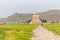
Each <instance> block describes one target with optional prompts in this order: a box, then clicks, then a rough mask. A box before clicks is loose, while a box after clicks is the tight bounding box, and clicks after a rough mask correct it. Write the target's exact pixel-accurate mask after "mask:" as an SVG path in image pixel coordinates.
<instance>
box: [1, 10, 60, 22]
mask: <svg viewBox="0 0 60 40" xmlns="http://www.w3.org/2000/svg"><path fill="white" fill-rule="evenodd" d="M36 14H37V15H39V16H40V19H45V20H47V22H52V21H55V22H57V21H60V10H49V11H45V12H40V13H36ZM36 14H35V15H36ZM32 15H34V14H33V13H25V14H22V13H15V14H13V15H10V16H8V17H7V18H0V23H2V22H7V23H8V22H25V21H27V20H30V19H32Z"/></svg>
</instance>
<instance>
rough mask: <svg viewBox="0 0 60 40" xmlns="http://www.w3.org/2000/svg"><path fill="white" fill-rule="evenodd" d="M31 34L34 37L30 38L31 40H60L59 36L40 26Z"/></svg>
mask: <svg viewBox="0 0 60 40" xmlns="http://www.w3.org/2000/svg"><path fill="white" fill-rule="evenodd" d="M33 33H34V36H33V37H32V40H60V36H57V35H54V34H53V33H52V32H50V31H48V30H46V29H45V28H43V27H41V26H40V25H39V26H38V27H37V28H36V29H35V30H33Z"/></svg>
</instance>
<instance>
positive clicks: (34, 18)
mask: <svg viewBox="0 0 60 40" xmlns="http://www.w3.org/2000/svg"><path fill="white" fill-rule="evenodd" d="M30 24H41V21H40V19H39V15H33V17H32V20H31V22H30Z"/></svg>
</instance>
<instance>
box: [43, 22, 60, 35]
mask: <svg viewBox="0 0 60 40" xmlns="http://www.w3.org/2000/svg"><path fill="white" fill-rule="evenodd" d="M43 27H44V28H46V29H47V30H49V31H52V32H53V33H54V34H56V35H60V23H55V24H43Z"/></svg>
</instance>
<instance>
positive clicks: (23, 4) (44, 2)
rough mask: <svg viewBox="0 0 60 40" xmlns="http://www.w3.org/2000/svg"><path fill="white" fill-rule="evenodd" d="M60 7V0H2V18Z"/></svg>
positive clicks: (0, 1)
mask: <svg viewBox="0 0 60 40" xmlns="http://www.w3.org/2000/svg"><path fill="white" fill-rule="evenodd" d="M51 9H60V0H0V18H1V17H2V18H4V17H7V16H9V15H12V14H13V13H15V12H19V13H24V12H25V13H29V12H31V13H36V12H41V11H46V10H51Z"/></svg>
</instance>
